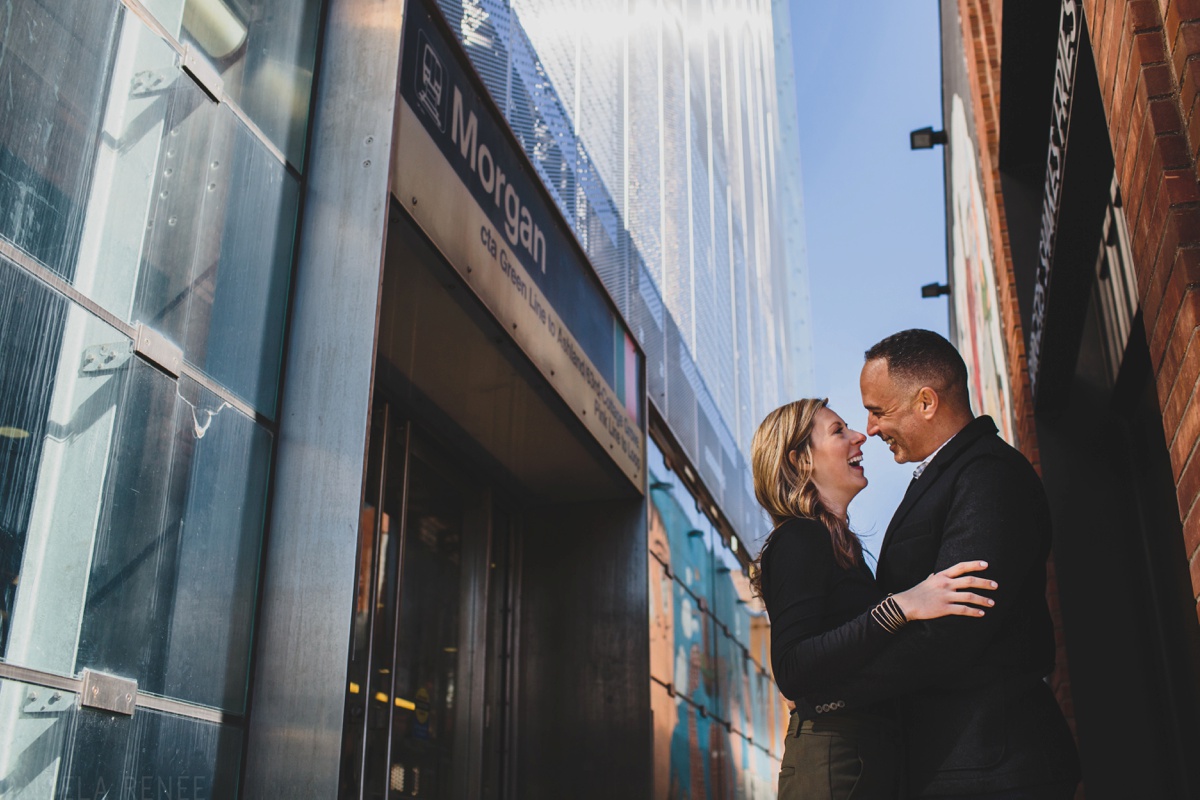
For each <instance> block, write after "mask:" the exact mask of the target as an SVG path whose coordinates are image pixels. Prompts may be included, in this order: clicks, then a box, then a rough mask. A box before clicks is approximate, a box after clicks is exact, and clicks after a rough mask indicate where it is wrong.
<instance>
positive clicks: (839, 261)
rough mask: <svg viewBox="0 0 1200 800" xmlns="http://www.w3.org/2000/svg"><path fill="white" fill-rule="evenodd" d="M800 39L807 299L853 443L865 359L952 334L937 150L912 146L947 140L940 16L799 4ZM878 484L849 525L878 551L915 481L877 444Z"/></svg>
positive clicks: (827, 391) (886, 7) (891, 7)
mask: <svg viewBox="0 0 1200 800" xmlns="http://www.w3.org/2000/svg"><path fill="white" fill-rule="evenodd" d="M791 12H792V36H793V39H792V41H793V50H794V54H795V61H796V94H797V101H798V106H799V114H800V148H801V161H802V167H803V173H804V203H805V222H806V227H807V233H808V264H809V273H810V287H811V292H812V320H813V325H812V330H813V350H814V358H815V380H816V385H815V386H814V387H813V388H814V390H815V391H816V392H817V393H819V394H820V395H822V396H828V397H829V404H830V407H832V408H833V409H834V410H835V411H837V412H838V413H839V414H841V415H842V417H843V418H845V420H846V421H847V422H848V423H849V424H850V427H852V428H854V429H855V430H860V431H861V430H863V429H864V428H865V425H866V413H865V412H864V411H863V408H862V403H861V400H860V398H859V393H858V373H859V369H860V367H861V366H862V355H863V351H865V350H866V349H867V348H868V347H870V346H871V345H873V344H874V343H875V342H877V341H879V340H880V339H882V338H883V337H885V336H887V335H888V334H890V333H894V332H896V331H898V330H903V329H905V328H928V329H930V330H935V331H938V332H939V333H941V334H943V335H945V334H946V333H947V327H948V317H947V314H948V306H947V299H946V298H945V297H940V298H937V299H930V300H924V299H922V298H921V292H920V287H921V286H922V284H926V283H931V282H933V281H937V282H939V283H944V282H945V280H946V247H945V216H944V215H945V210H944V199H943V190H942V150H941V148H935V149H933V150H919V151H912V150H909V145H908V133H909V131H912V130H915V129H917V128H923V127H925V126H926V125H932V126H934V127H935V128H938V129H940V128H941V120H942V112H941V94H940V93H941V65H940V56H939V28H938V4H937V2H936V1H935V0H924V2H899V3H898V2H895V0H858V2H855V3H823V2H814V1H813V0H792V9H791ZM863 462H864V467H865V469H866V474H867V478H868V480H869V481H870V485H869V486H868V487H867V488H866V490H865V491H864V492H863V493H862V494H860V495H859V496H858V498H857V499H856V500H855V501H854V503H853V504H851V506H850V522H851V526H852V527H853V528H854V529H855V530H856V531H858V533H859V534H860V535H861V536H862V537H863V541H864V544H865V545H866V547H867V549H868V550H870V551H871V552H873V553H874V552H877V550H878V547H879V543H880V541H881V540H882V538H883V532H884V531H885V530H886V529H887V523H888V520H889V519H890V518H891V515H892V511H893V510H894V509H895V507H896V506H897V505H898V504H899V502H900V499H901V497H902V496H903V494H904V490H905V488H906V487H907V485H908V482H909V479H910V478H911V477H912V467H911V466H905V465H900V464H896V463H895V462H894V461H893V460H892V456H891V453H889V452H888V450H887V448H886V447H885V446H884V445H883V443H882V442H880V441H879V440H878V439H871V440H870V441H869V442H868V443H867V445H866V446H865V447H864V459H863Z"/></svg>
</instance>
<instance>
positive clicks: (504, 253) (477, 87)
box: [392, 0, 646, 487]
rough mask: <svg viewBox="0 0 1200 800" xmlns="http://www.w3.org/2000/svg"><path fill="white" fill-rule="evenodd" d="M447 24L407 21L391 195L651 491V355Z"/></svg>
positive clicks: (414, 5)
mask: <svg viewBox="0 0 1200 800" xmlns="http://www.w3.org/2000/svg"><path fill="white" fill-rule="evenodd" d="M436 13H437V12H436V11H431V10H430V9H428V8H427V7H426V6H425V4H424V3H422V2H419V0H411V1H410V2H409V3H408V8H407V10H406V12H405V23H404V27H405V32H404V44H403V50H402V53H401V73H400V90H399V95H400V96H399V98H398V99H399V103H400V108H399V109H398V113H397V135H396V137H395V140H394V141H395V153H394V154H393V158H392V193H393V194H394V195H395V197H396V199H397V201H398V202H399V203H400V205H401V206H402V207H403V208H404V209H405V210H406V211H407V212H408V213H409V215H411V216H412V218H413V219H414V220H415V221H416V223H417V225H419V226H420V228H421V229H422V230H423V231H424V232H425V234H426V235H427V236H428V237H429V238H430V240H431V241H432V242H433V243H434V245H435V246H436V247H437V248H438V249H439V250H440V251H441V252H442V254H443V255H444V256H445V257H446V259H447V260H448V261H449V262H450V264H451V265H452V266H453V267H454V269H455V270H456V271H457V272H458V274H459V275H460V276H461V278H462V279H463V281H465V283H466V284H467V285H468V286H469V287H470V288H471V289H472V291H473V292H474V293H475V295H476V296H477V297H478V298H479V299H480V301H482V302H483V304H484V305H485V306H486V307H487V308H488V310H489V311H490V312H491V314H492V315H493V316H494V317H495V319H496V320H497V322H499V323H500V324H501V325H502V326H503V327H504V329H505V330H506V331H507V332H508V335H509V336H511V337H512V340H513V341H514V342H515V343H516V344H517V345H518V346H519V347H520V349H521V350H522V351H523V352H524V353H525V354H526V355H527V356H528V357H529V359H530V360H531V361H532V362H533V364H534V365H535V366H536V367H537V368H538V370H539V371H540V372H541V374H542V375H543V376H544V377H545V378H546V380H547V381H548V382H549V383H550V385H551V386H552V387H553V388H554V390H555V391H556V392H557V393H558V394H559V396H561V397H562V399H563V400H564V401H565V402H566V403H567V404H568V405H569V406H570V408H571V410H572V411H573V412H574V414H575V416H576V417H577V418H578V419H579V420H580V421H581V422H582V423H583V424H584V426H585V427H586V428H587V430H588V431H590V432H591V434H592V436H594V437H595V439H596V440H597V441H598V442H599V443H600V445H601V446H602V447H603V448H604V450H605V451H607V452H608V454H609V456H610V457H611V458H612V460H613V461H614V462H615V463H616V464H617V466H618V467H619V468H620V469H621V471H622V472H623V473H624V474H625V475H626V476H627V477H628V478H629V480H630V481H631V482H632V483H633V484H634V485H635V486H638V487H641V486H642V484H643V482H644V479H645V446H646V435H645V425H644V421H643V419H642V415H643V410H642V409H643V402H642V398H643V396H644V391H643V388H642V382H643V380H644V377H643V376H644V358H643V356H642V353H641V351H640V350H639V349H638V347H637V345H636V344H635V341H634V339H633V336H632V335H631V334H630V332H629V330H628V329H627V327H626V326H625V323H624V321H623V320H622V319H621V316H620V315H619V314H618V313H617V311H616V309H615V307H614V306H613V303H612V301H611V299H610V298H609V297H608V294H607V293H606V291H605V289H604V287H603V285H602V284H601V283H600V279H599V277H598V276H597V275H596V272H595V270H594V269H593V268H592V266H591V264H590V263H589V262H588V260H587V256H586V255H585V253H584V251H583V249H582V247H580V245H579V243H578V241H577V240H576V239H575V236H574V234H573V233H572V232H571V230H570V228H569V227H568V226H567V224H566V222H565V220H564V219H563V217H562V214H561V213H560V212H559V210H558V207H557V206H556V205H555V204H554V202H553V200H552V199H551V197H550V195H549V193H548V192H547V191H546V189H545V188H544V186H543V185H542V182H541V179H540V177H539V176H538V174H537V171H536V170H535V169H534V167H533V165H532V163H531V162H530V161H529V158H528V157H527V156H526V154H525V151H524V149H523V148H522V147H521V144H520V142H519V141H518V140H517V138H516V136H515V135H514V134H513V132H512V130H511V129H510V128H509V126H508V124H507V122H506V121H505V120H504V119H503V117H502V116H500V114H499V112H498V110H497V109H496V107H495V105H494V103H492V102H491V100H490V99H489V98H488V97H487V95H486V93H485V89H484V88H483V84H482V82H481V81H480V80H479V79H478V78H477V77H476V76H475V74H474V72H473V69H472V67H471V66H470V63H469V61H468V60H467V56H466V54H465V53H464V52H463V49H462V46H461V45H460V44H459V43H458V42H457V41H455V40H453V38H452V36H450V35H448V34H447V31H446V28H445V26H444V24H443V23H442V22H441V20H440V19H439V18H436V17H435V16H434V15H435V14H436Z"/></svg>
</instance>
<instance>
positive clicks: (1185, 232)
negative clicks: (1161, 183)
mask: <svg viewBox="0 0 1200 800" xmlns="http://www.w3.org/2000/svg"><path fill="white" fill-rule="evenodd" d="M1171 219H1172V220H1173V223H1174V224H1175V225H1176V229H1177V230H1178V231H1179V244H1180V246H1181V247H1186V246H1188V245H1200V208H1181V209H1177V210H1175V211H1172V212H1171Z"/></svg>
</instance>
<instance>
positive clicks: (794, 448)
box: [750, 398, 862, 596]
mask: <svg viewBox="0 0 1200 800" xmlns="http://www.w3.org/2000/svg"><path fill="white" fill-rule="evenodd" d="M828 404H829V400H828V399H821V400H818V399H815V398H808V399H804V400H796V401H794V402H791V403H788V404H787V405H785V406H780V407H779V408H777V409H775V410H774V411H772V412H771V413H770V414H767V417H766V419H764V420H763V421H762V424H760V425H759V426H758V430H757V431H755V432H754V441H753V442H751V444H750V463H751V468H752V470H753V472H754V496H755V497H757V498H758V502H759V504H760V505H761V506H762V507H763V508H765V509H766V511H767V513H768V514H770V515H771V521H772V522H774V523H775V527H776V528H778V527H779V526H780V525H782V524H783V523H784V522H787V521H788V520H789V519H794V518H796V517H803V518H806V519H815V520H817V521H818V522H820V523H821V524H823V525H824V526H825V527H826V528H828V529H829V535H830V538H831V540H832V543H833V557H834V560H836V561H837V563H838V566H840V567H842V568H843V569H849V568H851V567H853V566H854V565H855V564H857V563H859V562H860V561H861V560H862V543H861V542H859V540H858V537H857V536H856V535H855V534H854V532H853V531H851V530H850V526H849V524H848V523H847V522H846V520H843V519H841V518H840V517H838V516H837V515H835V514H832V513H830V512H829V510H828V509H826V508H825V504H824V503H822V502H821V497H820V495H819V494H818V492H817V486H816V484H814V483H813V481H812V473H813V460H812V432H813V426H814V423H815V421H816V418H817V412H818V411H820V410H821V409H822V408H825V407H826V406H827V405H828ZM793 453H795V454H796V457H795V458H794V459H793V458H792V457H791V455H792V454H793ZM774 534H775V532H774V531H772V532H771V535H770V536H768V537H767V540H766V541H765V542H764V543H763V546H762V550H760V551H759V554H758V558H756V559H755V562H754V565H755V569H754V571H753V573H752V578H751V585H752V586H753V588H754V591H755V592H756V593H757V594H759V595H760V596H761V594H762V554H763V553H764V552H766V549H767V547H768V546H769V545H770V544H771V539H772V538H773V537H774Z"/></svg>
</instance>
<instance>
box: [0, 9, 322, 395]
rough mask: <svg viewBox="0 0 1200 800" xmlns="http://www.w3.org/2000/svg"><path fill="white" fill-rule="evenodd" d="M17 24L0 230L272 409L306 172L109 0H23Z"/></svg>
mask: <svg viewBox="0 0 1200 800" xmlns="http://www.w3.org/2000/svg"><path fill="white" fill-rule="evenodd" d="M13 30H14V31H17V34H16V35H9V36H7V37H5V39H4V40H3V42H0V105H3V106H4V107H7V108H15V109H19V111H18V112H17V113H15V114H11V115H9V116H7V118H6V119H5V121H4V123H2V124H0V237H3V238H4V239H7V240H8V241H9V242H11V243H12V244H13V245H15V246H16V247H18V248H20V249H21V250H23V251H24V252H25V253H26V254H28V256H30V257H31V258H32V259H34V260H36V261H38V262H40V263H41V264H43V265H44V266H46V267H47V268H49V269H50V270H52V271H53V272H54V273H56V274H57V275H58V276H59V277H61V278H63V279H64V280H66V281H68V282H70V283H71V284H72V285H73V286H74V287H75V288H76V289H78V290H79V291H80V292H81V293H82V294H84V295H86V296H87V297H89V298H91V299H92V300H94V301H95V302H96V303H98V304H99V305H101V306H103V307H104V308H105V309H106V310H108V311H109V312H111V313H112V314H114V315H115V316H117V317H118V318H120V319H122V320H125V321H127V322H130V323H135V322H142V323H144V324H146V325H148V326H150V327H151V328H153V329H154V330H156V331H158V332H159V333H161V334H162V335H164V336H165V337H166V338H167V339H168V340H170V341H172V342H173V343H174V344H176V345H178V346H179V347H181V348H182V350H183V355H184V358H185V359H186V361H187V362H188V363H190V364H192V365H194V366H195V367H197V368H198V369H200V370H202V371H203V372H204V373H205V374H207V375H209V376H210V377H212V378H213V379H214V380H215V381H217V382H218V383H220V384H221V385H222V386H225V387H227V388H228V389H229V390H231V391H232V392H233V393H234V394H235V395H236V396H238V397H240V398H241V399H243V400H245V401H246V402H247V403H249V404H251V405H252V406H254V408H255V409H256V410H258V411H260V412H261V413H262V414H264V415H265V416H268V417H270V416H273V415H274V412H275V399H276V390H277V384H278V378H279V364H280V356H281V345H282V327H283V319H284V304H285V301H286V297H287V282H288V273H289V269H290V266H291V262H292V248H293V240H294V238H295V230H296V222H297V219H296V217H297V209H298V198H299V181H298V179H297V178H296V177H295V176H294V175H293V174H292V173H291V172H289V171H288V170H287V168H286V167H285V165H284V164H283V163H281V162H280V161H279V160H278V158H277V157H276V156H275V155H273V154H272V153H271V152H270V150H269V148H267V147H266V146H265V145H264V143H263V142H262V141H260V140H259V139H258V138H257V136H256V135H255V134H254V133H253V132H251V131H250V130H249V129H248V128H247V127H246V126H245V125H244V124H242V123H241V122H240V121H239V120H238V118H237V116H236V114H235V113H234V112H233V110H232V109H230V108H229V107H228V106H227V105H218V104H216V103H213V102H212V101H211V100H210V99H209V98H208V96H207V95H206V94H205V93H204V92H203V91H202V90H201V89H200V87H199V85H198V84H196V83H195V82H194V81H193V80H192V79H191V78H190V77H188V76H187V75H186V74H185V73H184V72H183V71H182V70H181V69H180V59H179V56H178V55H177V53H176V51H175V49H174V48H173V47H172V46H171V45H170V44H169V43H167V42H166V41H163V40H162V39H160V38H158V36H157V35H156V34H155V33H154V32H152V31H151V30H150V29H149V28H147V27H146V26H145V25H143V24H142V23H141V21H140V20H138V19H137V18H136V17H134V16H133V15H132V14H130V13H128V12H125V11H124V10H123V9H122V6H121V5H120V4H119V3H116V2H114V0H100V2H96V3H71V2H67V0H17V2H16V3H15V11H14V20H13ZM66 53H72V54H78V56H77V57H72V58H67V57H65V54H66ZM5 95H7V96H5Z"/></svg>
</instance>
